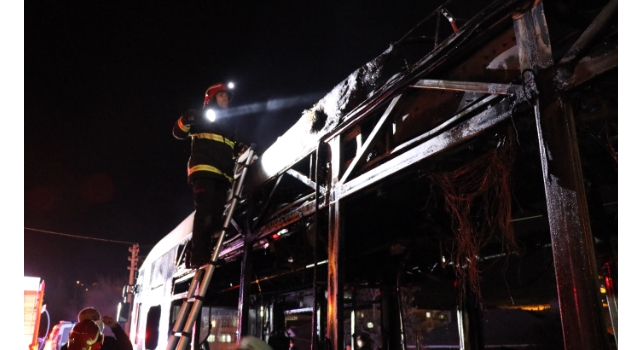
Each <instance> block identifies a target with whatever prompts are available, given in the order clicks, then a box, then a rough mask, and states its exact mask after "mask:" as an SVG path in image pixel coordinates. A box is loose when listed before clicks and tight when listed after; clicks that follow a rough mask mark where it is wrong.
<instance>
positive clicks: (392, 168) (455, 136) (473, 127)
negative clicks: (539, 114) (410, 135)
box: [336, 99, 512, 198]
mask: <svg viewBox="0 0 640 350" xmlns="http://www.w3.org/2000/svg"><path fill="white" fill-rule="evenodd" d="M511 114H512V104H511V101H509V100H508V99H505V100H504V101H502V102H500V103H498V104H496V105H495V106H492V107H490V108H488V109H487V110H485V111H483V112H481V113H479V114H478V115H475V116H473V117H472V118H470V119H469V120H467V121H465V122H462V123H460V124H458V125H456V126H454V127H452V128H450V129H448V130H446V131H443V132H442V133H441V134H439V135H438V136H436V137H434V138H431V139H429V140H427V141H425V142H423V143H422V144H420V145H418V146H416V147H414V148H413V149H410V150H408V151H406V152H404V153H402V154H399V155H398V156H396V157H395V158H393V159H391V160H389V161H387V162H386V163H384V164H381V165H379V166H378V167H376V168H374V169H371V170H370V171H368V172H366V173H364V174H362V175H360V176H358V177H356V178H354V179H353V180H351V181H349V182H347V183H345V184H344V185H343V186H341V187H337V188H336V191H338V192H337V193H336V198H338V197H339V198H344V197H346V196H349V195H351V194H353V193H356V192H357V191H359V190H361V189H363V188H365V187H368V186H371V185H373V184H375V183H377V182H380V181H382V180H383V179H385V178H387V177H388V176H391V175H393V174H396V173H398V172H399V171H401V170H403V169H405V168H407V167H409V166H411V165H413V164H416V163H418V162H420V161H422V160H424V159H426V158H428V157H430V156H433V155H435V154H438V153H440V152H442V151H444V150H446V149H449V148H451V147H453V146H457V145H459V144H460V143H462V142H464V141H466V140H469V139H471V138H473V137H475V136H478V135H480V134H481V133H482V132H484V131H486V130H487V129H489V128H491V127H493V126H495V125H496V124H498V123H500V122H501V121H503V120H505V119H507V118H509V117H510V116H511Z"/></svg>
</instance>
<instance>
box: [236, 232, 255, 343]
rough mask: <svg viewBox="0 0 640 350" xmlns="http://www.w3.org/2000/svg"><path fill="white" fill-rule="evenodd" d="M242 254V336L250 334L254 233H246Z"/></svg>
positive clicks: (240, 292)
mask: <svg viewBox="0 0 640 350" xmlns="http://www.w3.org/2000/svg"><path fill="white" fill-rule="evenodd" d="M242 248H243V254H242V266H241V267H240V288H239V291H238V293H239V295H238V326H237V330H236V335H237V339H238V341H240V338H241V337H243V336H245V335H248V334H249V304H250V299H249V298H250V296H251V276H253V260H252V258H251V251H252V248H253V235H252V234H251V233H250V232H247V233H245V236H244V245H243V247H242Z"/></svg>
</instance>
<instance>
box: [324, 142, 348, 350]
mask: <svg viewBox="0 0 640 350" xmlns="http://www.w3.org/2000/svg"><path fill="white" fill-rule="evenodd" d="M329 146H330V149H331V166H330V173H331V176H330V177H329V178H330V179H331V181H330V185H329V186H330V188H331V187H334V186H335V185H336V184H337V183H338V181H339V178H338V175H339V173H340V153H341V152H340V136H337V137H335V138H333V139H331V141H329ZM330 192H334V191H333V190H332V189H330ZM343 246H344V237H343V234H342V222H341V220H340V200H339V199H335V200H332V201H331V202H330V204H329V237H328V247H327V252H328V259H327V260H328V262H327V273H328V278H327V330H326V332H327V333H326V338H327V339H328V342H329V348H330V349H342V348H343V345H344V322H342V318H343V309H344V273H343V271H344V267H343V262H344V256H343V254H342V253H343V252H344V249H342V247H343Z"/></svg>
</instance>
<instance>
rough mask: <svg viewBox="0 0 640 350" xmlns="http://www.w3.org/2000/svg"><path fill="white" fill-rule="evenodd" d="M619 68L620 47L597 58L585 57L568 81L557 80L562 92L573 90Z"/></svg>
mask: <svg viewBox="0 0 640 350" xmlns="http://www.w3.org/2000/svg"><path fill="white" fill-rule="evenodd" d="M617 67H618V46H617V45H616V46H615V48H614V49H612V50H611V51H607V52H605V53H603V54H601V55H599V56H596V57H589V56H587V57H584V58H583V59H581V60H580V61H579V62H578V64H577V65H576V67H575V68H574V69H573V74H572V75H571V76H570V77H569V78H568V79H566V80H564V81H563V80H561V79H556V81H558V82H559V84H558V87H559V88H560V89H562V90H565V91H566V90H569V89H572V88H574V87H576V86H578V85H580V84H582V83H585V82H587V81H589V80H591V79H593V78H595V77H597V76H599V75H600V74H603V73H606V72H608V71H609V70H611V69H614V68H617ZM557 76H560V74H558V75H557Z"/></svg>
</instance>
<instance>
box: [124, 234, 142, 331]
mask: <svg viewBox="0 0 640 350" xmlns="http://www.w3.org/2000/svg"><path fill="white" fill-rule="evenodd" d="M129 251H130V252H131V256H130V257H129V261H131V264H130V266H129V267H127V269H129V282H128V283H129V285H128V286H127V300H126V302H127V305H128V307H129V311H128V315H127V322H126V323H125V324H124V331H125V333H126V334H127V335H129V328H131V312H132V311H133V305H131V302H132V301H133V287H134V286H135V284H136V271H138V253H139V252H140V246H139V245H138V243H134V244H133V245H132V246H131V247H129Z"/></svg>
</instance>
